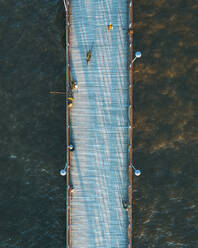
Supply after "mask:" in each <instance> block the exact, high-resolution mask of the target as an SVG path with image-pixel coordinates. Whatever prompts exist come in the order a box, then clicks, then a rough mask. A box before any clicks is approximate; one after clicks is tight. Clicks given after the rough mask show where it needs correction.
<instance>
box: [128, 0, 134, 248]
mask: <svg viewBox="0 0 198 248" xmlns="http://www.w3.org/2000/svg"><path fill="white" fill-rule="evenodd" d="M129 28H130V30H131V32H128V35H129V164H128V175H129V187H128V197H129V204H130V207H129V210H128V218H129V226H128V239H129V247H132V245H133V243H132V232H133V226H132V223H133V219H132V214H133V208H132V204H133V199H132V183H133V181H132V180H133V177H132V176H133V169H132V166H131V165H132V162H133V1H132V0H130V1H129Z"/></svg>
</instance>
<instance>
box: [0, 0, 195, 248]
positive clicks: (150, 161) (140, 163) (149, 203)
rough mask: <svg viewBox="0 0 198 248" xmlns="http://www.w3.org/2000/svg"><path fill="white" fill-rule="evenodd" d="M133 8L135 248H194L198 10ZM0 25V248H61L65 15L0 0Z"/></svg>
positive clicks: (188, 6)
mask: <svg viewBox="0 0 198 248" xmlns="http://www.w3.org/2000/svg"><path fill="white" fill-rule="evenodd" d="M134 2H135V4H134V5H135V6H134V18H135V34H134V38H135V44H134V45H135V49H136V50H141V51H142V53H143V57H142V58H141V60H137V61H136V63H135V68H134V70H135V72H134V80H135V82H134V83H135V87H134V104H135V129H134V146H135V151H134V160H135V165H136V167H137V168H140V169H142V176H141V177H138V178H134V194H133V199H134V248H150V247H152V248H166V247H176V248H177V247H178V248H180V247H185V248H196V247H198V208H197V205H198V132H197V126H198V111H197V108H198V98H197V95H198V86H197V77H196V72H197V71H198V70H197V67H196V65H197V62H198V59H197V58H196V55H197V47H198V39H197V35H196V32H197V30H196V28H197V17H196V11H197V9H198V5H197V4H196V1H193V0H188V1H187V0H183V1H180V0H175V1H173V0H172V1H170V0H166V1H165V0H150V1H149V0H139V1H134ZM0 21H1V28H0V39H1V45H0V55H1V56H0V59H1V66H0V86H1V88H0V117H1V119H0V168H1V170H0V248H37V247H38V248H40V247H41V248H62V247H65V190H64V187H65V179H64V178H62V177H60V176H59V169H61V168H62V167H64V161H65V158H64V150H65V149H64V146H65V119H64V117H65V105H64V97H63V96H51V95H49V94H48V92H49V91H52V90H59V91H63V90H64V89H65V55H64V54H65V49H64V35H65V33H64V32H65V30H64V21H65V20H64V7H63V4H62V1H58V0H56V1H49V0H42V1H38V0H34V1H30V0H20V1H14V0H0ZM79 247H80V246H79ZM109 248H110V247H109Z"/></svg>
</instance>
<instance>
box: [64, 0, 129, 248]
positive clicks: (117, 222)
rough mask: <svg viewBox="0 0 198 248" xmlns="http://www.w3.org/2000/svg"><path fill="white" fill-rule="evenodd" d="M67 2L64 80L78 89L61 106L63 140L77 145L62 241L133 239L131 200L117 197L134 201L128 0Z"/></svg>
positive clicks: (124, 242)
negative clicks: (65, 107)
mask: <svg viewBox="0 0 198 248" xmlns="http://www.w3.org/2000/svg"><path fill="white" fill-rule="evenodd" d="M68 3H69V1H67V4H68ZM68 6H69V12H68V15H67V19H66V21H67V24H66V27H67V28H68V30H69V31H68V30H67V33H66V36H69V38H68V37H67V38H66V44H67V43H69V48H67V49H68V50H67V57H68V58H67V73H69V74H70V76H68V78H67V81H68V80H71V79H74V80H76V81H77V83H78V87H79V89H78V90H77V91H74V102H73V106H72V108H71V110H67V130H68V132H67V134H68V136H69V137H67V145H68V144H71V143H72V144H73V145H74V147H75V149H74V151H73V152H69V151H67V153H68V156H67V163H68V168H67V172H68V173H67V185H68V192H67V246H66V247H70V248H71V247H72V248H79V247H82V248H125V247H132V241H131V235H132V229H131V224H132V223H131V222H132V212H131V211H132V208H131V206H130V208H129V211H128V212H127V211H126V210H125V209H124V208H123V201H127V202H130V205H132V198H131V196H130V195H132V194H131V190H129V191H128V186H129V184H131V183H132V181H131V180H132V178H129V175H130V177H131V176H132V169H131V171H130V169H129V163H130V160H131V159H132V155H131V154H130V153H129V145H130V144H131V145H132V128H129V126H131V125H132V112H131V111H132V110H131V108H129V105H132V86H131V84H132V76H131V75H130V71H129V63H130V60H132V57H130V53H131V52H132V48H131V49H129V42H130V40H129V36H128V32H127V30H128V25H129V17H130V14H129V12H130V9H129V3H128V1H127V0H123V1H119V0H86V1H82V0H75V1H70V4H68ZM109 23H112V25H113V30H111V32H109V31H108V28H107V26H108V24H109ZM67 47H68V46H67ZM89 49H91V54H92V56H91V60H90V62H89V63H88V65H87V61H86V54H87V52H88V50H89ZM130 81H131V82H130ZM67 83H68V82H67ZM71 185H72V187H73V188H74V190H72V191H71ZM128 245H130V246H128Z"/></svg>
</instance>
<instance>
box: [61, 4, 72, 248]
mask: <svg viewBox="0 0 198 248" xmlns="http://www.w3.org/2000/svg"><path fill="white" fill-rule="evenodd" d="M63 2H64V6H65V13H66V21H65V45H66V46H65V49H66V86H65V88H66V101H65V102H66V106H65V107H66V171H67V174H66V248H69V247H71V245H70V244H71V232H70V227H71V197H70V196H71V187H70V166H71V164H70V150H69V144H70V108H69V107H68V93H69V82H70V55H69V54H70V52H69V50H70V0H63Z"/></svg>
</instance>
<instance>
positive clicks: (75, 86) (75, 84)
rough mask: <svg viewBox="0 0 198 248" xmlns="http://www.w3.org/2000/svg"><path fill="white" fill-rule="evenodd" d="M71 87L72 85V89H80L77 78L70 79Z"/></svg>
mask: <svg viewBox="0 0 198 248" xmlns="http://www.w3.org/2000/svg"><path fill="white" fill-rule="evenodd" d="M70 87H71V89H72V90H74V89H78V85H77V83H76V81H75V80H71V81H70Z"/></svg>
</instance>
